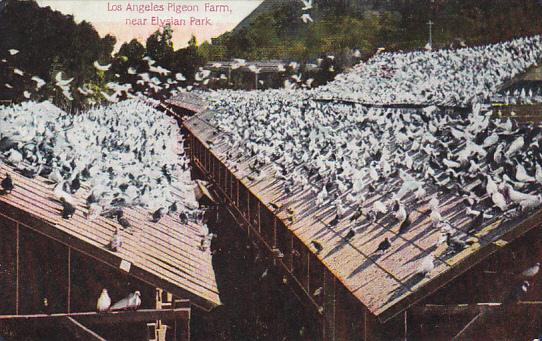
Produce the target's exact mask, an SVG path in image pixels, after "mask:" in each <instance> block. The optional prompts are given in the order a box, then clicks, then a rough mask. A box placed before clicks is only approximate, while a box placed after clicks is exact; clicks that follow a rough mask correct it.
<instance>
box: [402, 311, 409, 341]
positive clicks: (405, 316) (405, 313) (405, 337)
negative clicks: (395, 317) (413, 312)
mask: <svg viewBox="0 0 542 341" xmlns="http://www.w3.org/2000/svg"><path fill="white" fill-rule="evenodd" d="M403 323H404V326H403V327H404V340H405V341H407V340H408V310H405V312H404V313H403Z"/></svg>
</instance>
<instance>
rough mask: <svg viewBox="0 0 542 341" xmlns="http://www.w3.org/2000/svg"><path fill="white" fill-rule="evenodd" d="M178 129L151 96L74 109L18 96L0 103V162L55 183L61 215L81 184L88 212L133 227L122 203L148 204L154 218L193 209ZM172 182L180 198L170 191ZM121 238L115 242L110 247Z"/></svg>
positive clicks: (7, 183) (6, 185)
mask: <svg viewBox="0 0 542 341" xmlns="http://www.w3.org/2000/svg"><path fill="white" fill-rule="evenodd" d="M179 134H180V132H179V127H178V126H177V124H176V122H175V121H174V120H173V119H171V118H168V117H167V116H166V115H163V114H162V113H161V112H159V111H157V110H156V109H155V108H154V107H153V103H152V102H150V101H147V102H146V103H145V102H143V101H141V100H135V99H133V100H127V101H123V102H119V103H117V104H112V105H109V106H103V107H95V108H94V109H91V110H89V111H86V112H81V113H78V114H77V115H72V114H68V113H66V112H64V111H62V110H60V109H58V108H57V107H55V106H54V105H52V104H51V103H50V102H47V101H45V102H41V103H35V102H24V103H22V104H20V105H14V106H9V107H2V108H1V109H0V162H4V163H7V164H9V165H10V166H11V167H13V168H14V169H15V170H16V171H18V172H19V173H21V174H22V175H24V176H26V177H29V178H34V177H36V176H38V175H39V176H42V177H45V178H46V180H47V181H49V182H50V183H53V184H54V185H55V187H54V195H55V198H56V199H57V200H59V201H60V202H62V205H63V211H62V216H63V217H64V218H65V219H69V218H71V217H72V216H73V214H74V213H75V210H76V205H75V202H74V199H73V196H74V195H76V194H77V193H78V191H79V190H80V188H81V187H82V186H86V187H87V188H88V190H89V192H88V193H89V195H88V196H87V198H86V202H87V205H88V207H89V213H88V216H87V218H88V219H89V220H93V219H96V218H97V217H98V216H99V215H103V216H107V217H111V218H114V219H116V220H117V221H118V222H119V224H120V225H121V226H122V227H123V228H125V229H128V230H129V231H131V224H130V222H129V221H128V220H127V219H126V218H125V217H124V216H123V211H122V209H123V208H125V207H131V206H140V207H144V208H146V209H148V210H150V211H151V212H153V214H152V221H153V222H158V221H159V220H160V218H161V217H162V216H163V215H165V214H168V213H169V214H179V215H181V216H183V217H184V218H187V217H188V216H189V215H191V214H192V212H193V211H195V210H197V209H198V203H197V201H196V198H195V194H194V186H195V184H194V182H193V181H192V180H191V175H190V169H189V160H188V159H187V157H186V155H184V154H183V153H182V150H183V149H182V145H181V146H179V144H178V141H179ZM14 186H16V184H14V183H13V180H12V178H11V177H9V176H8V177H6V178H4V179H3V180H2V182H1V187H2V190H3V192H4V193H5V194H9V192H11V190H12V189H13V188H14ZM174 187H175V188H177V189H179V191H181V192H182V194H183V195H182V197H178V196H176V195H175V196H174V195H173V193H172V189H173V188H174ZM120 244H121V243H120V242H119V241H116V242H115V241H114V240H113V241H112V249H113V250H116V249H117V248H118V246H120Z"/></svg>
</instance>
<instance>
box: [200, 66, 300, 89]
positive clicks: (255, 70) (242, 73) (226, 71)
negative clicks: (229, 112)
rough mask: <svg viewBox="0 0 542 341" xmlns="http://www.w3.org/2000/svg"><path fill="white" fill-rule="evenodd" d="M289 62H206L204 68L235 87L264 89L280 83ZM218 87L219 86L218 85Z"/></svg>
mask: <svg viewBox="0 0 542 341" xmlns="http://www.w3.org/2000/svg"><path fill="white" fill-rule="evenodd" d="M288 64H289V62H287V61H283V60H268V61H247V62H246V63H245V64H244V65H239V64H238V63H237V62H235V61H219V62H216V61H214V62H208V63H207V65H205V69H207V70H210V71H211V72H212V74H213V76H215V77H217V78H218V79H219V80H222V81H224V82H225V84H229V85H230V86H231V87H233V88H235V89H246V90H252V89H265V88H269V87H276V86H277V85H279V84H282V81H283V79H284V76H285V73H284V72H285V71H286V68H287V67H288ZM218 88H220V86H219V87H218Z"/></svg>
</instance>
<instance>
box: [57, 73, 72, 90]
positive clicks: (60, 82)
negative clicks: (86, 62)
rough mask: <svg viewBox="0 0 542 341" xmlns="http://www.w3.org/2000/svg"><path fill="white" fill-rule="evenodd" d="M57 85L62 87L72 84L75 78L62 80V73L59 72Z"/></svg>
mask: <svg viewBox="0 0 542 341" xmlns="http://www.w3.org/2000/svg"><path fill="white" fill-rule="evenodd" d="M55 80H56V85H58V86H60V87H62V86H66V85H68V84H70V83H71V82H72V81H73V78H70V79H62V71H59V72H57V73H56V75H55Z"/></svg>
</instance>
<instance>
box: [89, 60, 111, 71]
mask: <svg viewBox="0 0 542 341" xmlns="http://www.w3.org/2000/svg"><path fill="white" fill-rule="evenodd" d="M93 65H94V67H95V68H96V70H98V71H104V72H105V71H108V70H109V69H110V68H111V64H107V65H100V63H98V61H97V60H96V61H94V63H93Z"/></svg>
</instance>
